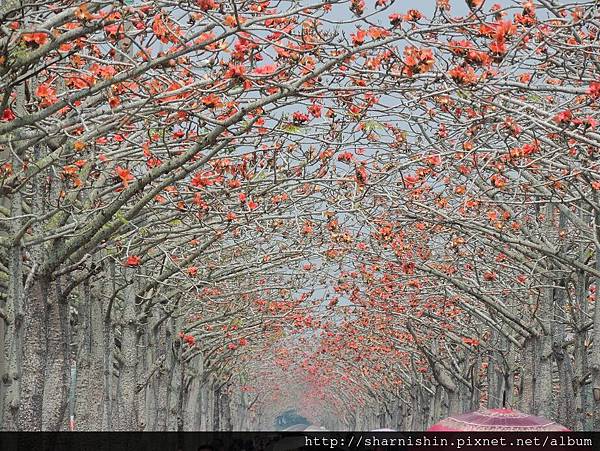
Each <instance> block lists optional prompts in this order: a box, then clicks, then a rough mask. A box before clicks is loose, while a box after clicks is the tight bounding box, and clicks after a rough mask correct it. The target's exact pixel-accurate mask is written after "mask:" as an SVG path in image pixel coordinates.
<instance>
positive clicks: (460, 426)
mask: <svg viewBox="0 0 600 451" xmlns="http://www.w3.org/2000/svg"><path fill="white" fill-rule="evenodd" d="M569 430H570V429H567V428H566V427H564V426H563V425H561V424H558V423H556V422H554V421H551V420H548V419H546V418H542V417H536V416H534V415H528V414H526V413H522V412H518V411H516V410H511V409H481V410H478V411H476V412H469V413H465V414H463V415H457V416H451V417H448V418H446V419H444V420H442V421H440V422H439V423H436V424H434V425H433V426H431V427H430V428H429V429H428V431H432V432H435V431H454V432H459V431H506V432H508V431H516V432H536V431H569Z"/></svg>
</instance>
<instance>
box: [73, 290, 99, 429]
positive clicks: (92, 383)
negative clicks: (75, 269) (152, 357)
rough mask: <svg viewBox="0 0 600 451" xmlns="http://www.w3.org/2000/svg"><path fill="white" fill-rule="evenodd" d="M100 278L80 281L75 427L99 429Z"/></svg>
mask: <svg viewBox="0 0 600 451" xmlns="http://www.w3.org/2000/svg"><path fill="white" fill-rule="evenodd" d="M100 284H101V282H100V281H99V282H97V283H95V284H94V286H92V285H91V284H90V282H89V281H85V282H84V285H83V289H82V290H81V291H82V297H81V306H80V307H79V315H80V329H81V330H80V332H81V339H80V340H81V341H80V346H79V352H78V353H77V354H78V355H77V389H76V393H77V394H76V400H77V402H76V410H75V419H76V420H75V421H76V429H78V430H81V431H100V430H102V418H103V410H104V398H105V396H104V389H105V378H104V371H105V364H106V363H105V361H104V347H105V343H104V339H103V323H104V319H103V315H102V303H103V298H102V297H101V296H102V291H101V289H100V286H99V285H100Z"/></svg>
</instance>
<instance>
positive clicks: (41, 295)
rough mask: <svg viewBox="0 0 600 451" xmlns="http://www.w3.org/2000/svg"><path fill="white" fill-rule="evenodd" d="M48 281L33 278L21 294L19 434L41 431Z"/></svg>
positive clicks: (36, 277) (37, 277) (38, 277)
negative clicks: (22, 296)
mask: <svg viewBox="0 0 600 451" xmlns="http://www.w3.org/2000/svg"><path fill="white" fill-rule="evenodd" d="M48 289H49V282H48V280H46V279H44V278H42V277H40V276H38V275H36V276H34V281H33V284H32V287H31V290H30V291H29V292H28V293H26V294H25V296H26V302H24V303H23V304H24V305H23V308H24V313H25V315H24V327H23V329H24V337H27V339H26V340H24V343H23V365H22V371H21V374H20V376H21V398H20V405H19V407H18V409H19V412H18V416H17V427H18V429H19V430H21V431H41V430H42V408H43V399H44V380H45V376H46V357H47V347H46V336H47V333H46V303H47V300H48Z"/></svg>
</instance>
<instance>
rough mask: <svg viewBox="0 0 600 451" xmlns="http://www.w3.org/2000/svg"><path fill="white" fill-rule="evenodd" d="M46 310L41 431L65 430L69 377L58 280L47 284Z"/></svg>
mask: <svg viewBox="0 0 600 451" xmlns="http://www.w3.org/2000/svg"><path fill="white" fill-rule="evenodd" d="M49 294H50V296H49V299H48V300H49V302H48V305H47V309H46V317H45V319H44V322H45V323H46V328H47V329H46V330H47V332H46V334H47V335H46V345H47V354H46V359H47V363H46V374H45V377H44V383H43V387H44V394H43V404H44V406H43V412H42V428H43V429H44V430H46V431H59V430H61V429H63V430H64V429H66V428H67V426H68V422H67V415H66V413H67V406H68V390H69V385H70V378H71V365H70V361H71V359H70V330H69V329H70V327H69V303H68V301H67V299H64V298H63V296H62V293H61V290H60V286H59V281H56V282H54V283H52V284H51V286H50V292H49Z"/></svg>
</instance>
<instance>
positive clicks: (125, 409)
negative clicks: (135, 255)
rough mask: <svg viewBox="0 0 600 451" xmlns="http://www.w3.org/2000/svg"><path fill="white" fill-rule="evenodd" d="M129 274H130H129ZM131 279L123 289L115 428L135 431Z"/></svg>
mask: <svg viewBox="0 0 600 451" xmlns="http://www.w3.org/2000/svg"><path fill="white" fill-rule="evenodd" d="M130 276H131V275H130ZM134 287H135V285H134V282H133V281H130V283H129V285H128V287H127V288H126V290H125V305H124V310H123V329H122V330H123V332H122V335H123V337H122V341H121V355H122V358H123V362H122V364H121V368H120V372H119V385H120V389H121V399H120V400H119V424H117V425H115V430H119V431H137V430H138V427H139V423H138V406H137V400H138V397H137V391H136V388H137V364H138V353H137V347H138V333H137V327H138V323H137V315H136V312H137V309H136V291H135V288H134Z"/></svg>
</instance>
